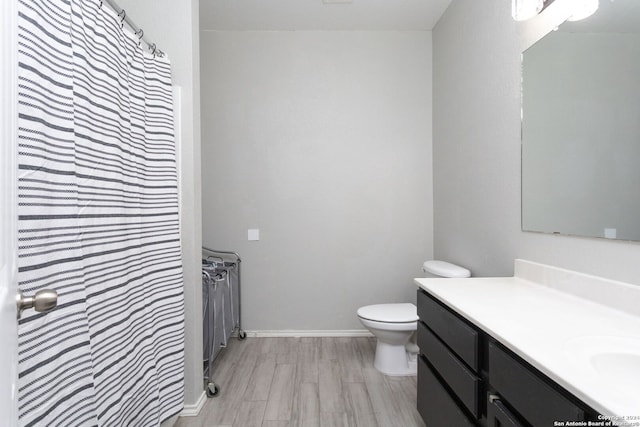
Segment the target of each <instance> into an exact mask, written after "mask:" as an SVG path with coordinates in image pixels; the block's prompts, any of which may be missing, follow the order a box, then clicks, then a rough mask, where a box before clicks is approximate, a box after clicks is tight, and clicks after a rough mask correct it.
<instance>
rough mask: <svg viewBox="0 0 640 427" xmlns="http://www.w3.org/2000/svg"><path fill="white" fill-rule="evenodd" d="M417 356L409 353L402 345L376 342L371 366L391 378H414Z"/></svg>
mask: <svg viewBox="0 0 640 427" xmlns="http://www.w3.org/2000/svg"><path fill="white" fill-rule="evenodd" d="M416 358H417V354H411V353H409V352H408V351H407V350H406V348H405V346H404V345H391V344H387V343H383V342H381V341H380V340H377V344H376V357H375V360H374V362H373V366H374V367H375V368H376V369H377V370H378V371H379V372H380V373H382V374H384V375H388V376H391V377H407V376H414V375H416V373H417V359H416Z"/></svg>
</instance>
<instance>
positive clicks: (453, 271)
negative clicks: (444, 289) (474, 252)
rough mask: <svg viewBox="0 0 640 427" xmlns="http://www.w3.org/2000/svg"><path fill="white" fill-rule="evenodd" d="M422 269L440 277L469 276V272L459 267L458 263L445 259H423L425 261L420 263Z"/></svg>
mask: <svg viewBox="0 0 640 427" xmlns="http://www.w3.org/2000/svg"><path fill="white" fill-rule="evenodd" d="M422 270H423V271H426V272H427V273H431V274H435V275H436V276H440V277H447V278H463V277H471V272H470V271H469V270H467V269H466V268H464V267H460V266H459V265H455V264H451V263H450V262H446V261H437V260H431V261H425V263H424V264H423V265H422Z"/></svg>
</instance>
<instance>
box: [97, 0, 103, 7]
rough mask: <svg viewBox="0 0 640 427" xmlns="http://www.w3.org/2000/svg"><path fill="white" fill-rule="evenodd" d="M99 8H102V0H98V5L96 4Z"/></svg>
mask: <svg viewBox="0 0 640 427" xmlns="http://www.w3.org/2000/svg"><path fill="white" fill-rule="evenodd" d="M98 7H99V8H100V9H102V0H100V6H98Z"/></svg>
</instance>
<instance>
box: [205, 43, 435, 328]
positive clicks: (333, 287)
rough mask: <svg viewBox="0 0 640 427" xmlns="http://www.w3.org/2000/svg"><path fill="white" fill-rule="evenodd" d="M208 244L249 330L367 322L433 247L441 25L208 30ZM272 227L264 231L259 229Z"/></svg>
mask: <svg viewBox="0 0 640 427" xmlns="http://www.w3.org/2000/svg"><path fill="white" fill-rule="evenodd" d="M201 62H202V69H201V73H202V117H203V120H202V122H203V127H202V132H203V149H202V153H203V158H202V162H203V163H202V165H203V176H202V177H203V232H204V234H203V242H204V244H205V245H208V246H210V247H214V248H217V249H227V250H233V251H237V252H239V253H240V254H241V255H242V258H243V263H242V268H243V273H242V274H243V283H242V284H243V289H242V304H243V307H242V314H243V316H242V320H243V327H244V329H246V330H262V331H264V330H348V329H362V326H361V325H360V324H359V322H358V320H357V318H356V315H355V312H356V309H357V308H358V307H360V306H362V305H365V304H372V303H382V302H400V301H414V300H415V289H414V286H413V283H412V278H413V277H416V276H419V275H421V266H422V262H423V261H424V260H425V259H428V258H430V257H431V256H432V194H431V189H432V182H431V164H432V162H431V33H430V32H362V31H349V32H340V31H331V32H316V31H284V32H251V31H238V32H234V31H222V32H202V33H201ZM249 228H259V229H260V233H261V240H260V241H251V242H248V241H247V229H249Z"/></svg>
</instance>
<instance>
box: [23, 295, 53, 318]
mask: <svg viewBox="0 0 640 427" xmlns="http://www.w3.org/2000/svg"><path fill="white" fill-rule="evenodd" d="M16 302H17V305H18V319H19V318H20V315H21V314H22V310H26V309H28V308H33V309H34V310H35V311H40V312H42V311H49V310H52V309H54V308H55V307H56V305H58V293H57V292H56V291H54V290H53V289H41V290H39V291H38V292H36V294H35V295H34V296H32V297H25V296H24V295H22V292H20V291H18V295H17V297H16Z"/></svg>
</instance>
